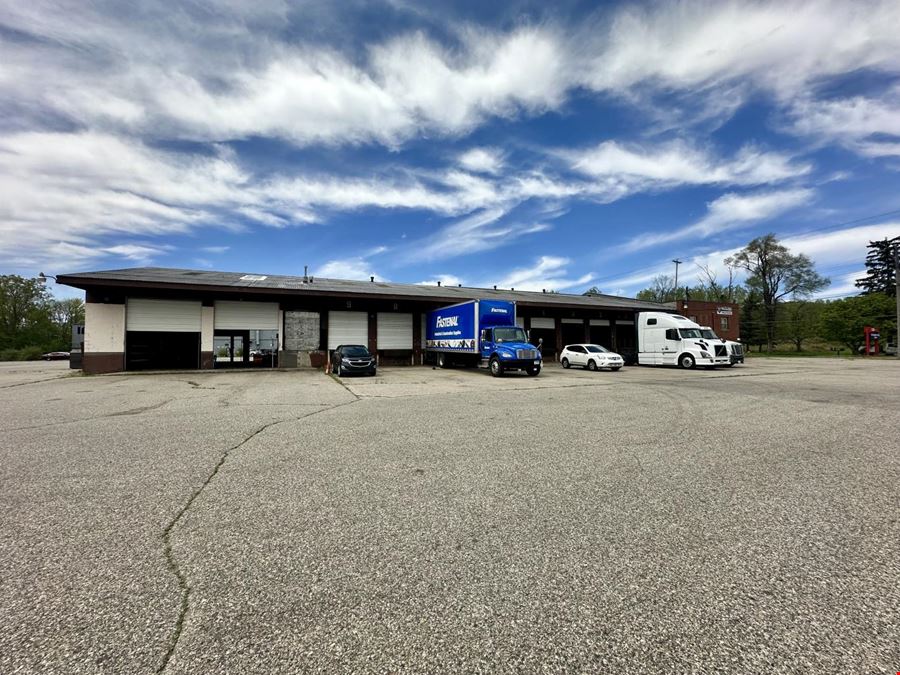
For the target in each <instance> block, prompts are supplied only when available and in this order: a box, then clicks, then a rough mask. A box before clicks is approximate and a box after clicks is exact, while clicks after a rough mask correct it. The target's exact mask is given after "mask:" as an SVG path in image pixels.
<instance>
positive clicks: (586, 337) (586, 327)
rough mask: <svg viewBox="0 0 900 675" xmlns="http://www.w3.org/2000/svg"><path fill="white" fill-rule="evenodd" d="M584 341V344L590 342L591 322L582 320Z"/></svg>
mask: <svg viewBox="0 0 900 675" xmlns="http://www.w3.org/2000/svg"><path fill="white" fill-rule="evenodd" d="M584 341H585V342H586V343H590V341H591V320H590V319H585V320H584Z"/></svg>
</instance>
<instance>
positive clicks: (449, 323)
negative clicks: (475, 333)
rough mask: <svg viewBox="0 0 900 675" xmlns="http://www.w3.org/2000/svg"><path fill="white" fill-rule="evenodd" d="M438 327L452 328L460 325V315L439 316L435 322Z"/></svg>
mask: <svg viewBox="0 0 900 675" xmlns="http://www.w3.org/2000/svg"><path fill="white" fill-rule="evenodd" d="M435 323H436V324H437V326H436V327H437V328H451V327H453V326H458V325H459V317H458V316H439V317H438V318H437V320H436V322H435Z"/></svg>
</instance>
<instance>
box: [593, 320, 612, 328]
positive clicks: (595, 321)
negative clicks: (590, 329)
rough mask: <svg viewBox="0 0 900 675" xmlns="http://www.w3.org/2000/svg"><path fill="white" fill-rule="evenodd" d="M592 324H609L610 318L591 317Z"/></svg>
mask: <svg viewBox="0 0 900 675" xmlns="http://www.w3.org/2000/svg"><path fill="white" fill-rule="evenodd" d="M591 325H592V326H608V325H609V319H591Z"/></svg>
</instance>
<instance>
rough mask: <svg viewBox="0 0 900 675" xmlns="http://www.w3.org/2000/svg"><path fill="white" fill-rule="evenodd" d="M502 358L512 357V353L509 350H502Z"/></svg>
mask: <svg viewBox="0 0 900 675" xmlns="http://www.w3.org/2000/svg"><path fill="white" fill-rule="evenodd" d="M500 358H501V359H511V358H512V354H510V353H509V352H500Z"/></svg>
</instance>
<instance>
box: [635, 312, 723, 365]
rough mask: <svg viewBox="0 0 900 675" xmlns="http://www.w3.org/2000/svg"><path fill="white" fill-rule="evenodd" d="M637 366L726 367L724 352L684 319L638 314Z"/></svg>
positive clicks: (653, 313) (696, 326)
mask: <svg viewBox="0 0 900 675" xmlns="http://www.w3.org/2000/svg"><path fill="white" fill-rule="evenodd" d="M637 332H638V363H639V364H640V365H651V366H679V367H681V368H694V367H695V366H705V367H712V366H727V365H730V364H731V359H730V358H729V356H728V348H727V347H726V345H724V344H722V342H720V341H718V340H716V341H712V340H709V339H707V338H704V337H703V333H702V332H701V329H700V326H699V325H698V324H696V323H694V322H693V321H691V320H690V319H688V318H687V317H683V316H680V315H678V314H668V313H666V312H641V313H639V314H638V321H637Z"/></svg>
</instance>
